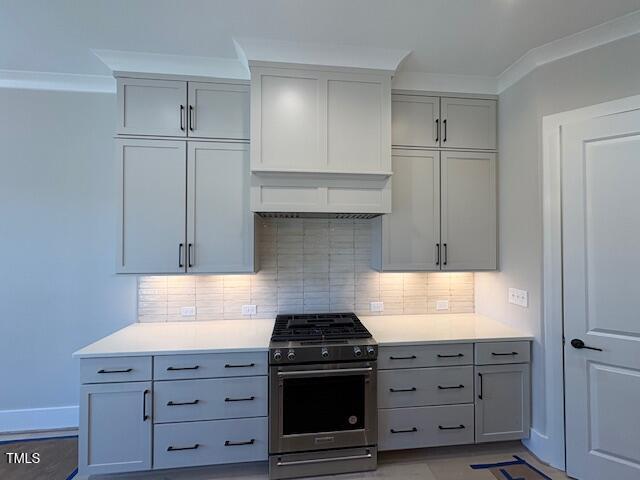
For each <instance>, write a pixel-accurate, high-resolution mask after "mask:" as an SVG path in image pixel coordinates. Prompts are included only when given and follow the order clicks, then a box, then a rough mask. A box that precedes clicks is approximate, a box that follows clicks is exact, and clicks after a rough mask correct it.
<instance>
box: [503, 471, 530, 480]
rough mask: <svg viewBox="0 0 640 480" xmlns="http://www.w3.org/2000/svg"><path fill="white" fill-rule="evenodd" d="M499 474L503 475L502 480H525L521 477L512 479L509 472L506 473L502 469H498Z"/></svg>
mask: <svg viewBox="0 0 640 480" xmlns="http://www.w3.org/2000/svg"><path fill="white" fill-rule="evenodd" d="M500 473H501V474H502V475H504V478H506V479H507V480H525V479H524V478H523V477H518V478H514V477H512V476H511V475H509V472H507V471H506V470H505V469H504V468H501V469H500Z"/></svg>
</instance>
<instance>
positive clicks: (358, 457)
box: [277, 452, 372, 467]
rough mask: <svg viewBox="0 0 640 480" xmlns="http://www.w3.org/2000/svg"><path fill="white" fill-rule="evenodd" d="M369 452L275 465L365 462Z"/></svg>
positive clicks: (369, 456) (369, 455)
mask: <svg viewBox="0 0 640 480" xmlns="http://www.w3.org/2000/svg"><path fill="white" fill-rule="evenodd" d="M371 457H372V455H371V452H369V453H365V454H364V455H347V456H344V457H331V458H314V459H312V460H292V461H290V462H282V461H280V462H278V463H277V465H278V466H279V467H288V466H291V465H308V464H312V463H326V462H338V461H340V460H366V459H368V458H371Z"/></svg>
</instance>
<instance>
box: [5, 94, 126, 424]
mask: <svg viewBox="0 0 640 480" xmlns="http://www.w3.org/2000/svg"><path fill="white" fill-rule="evenodd" d="M0 106H1V109H0V148H1V150H0V151H1V156H0V259H1V266H0V322H1V327H2V328H1V333H0V365H1V367H0V385H1V393H0V431H2V427H3V421H5V425H6V420H7V418H8V417H7V413H6V412H4V413H3V411H6V410H12V409H31V408H42V407H60V406H69V405H77V404H78V361H77V360H73V359H72V358H71V354H72V352H73V351H75V350H76V349H78V348H80V347H82V346H84V345H86V344H87V343H90V342H92V341H94V340H97V339H98V338H99V337H101V336H104V335H106V334H108V333H111V332H113V331H115V330H117V329H118V328H120V327H122V326H124V325H126V324H129V323H132V322H134V321H135V320H136V279H135V277H125V276H116V275H115V274H114V265H115V251H114V249H115V245H116V242H115V235H116V233H115V225H116V201H115V188H116V182H115V178H116V177H115V174H116V171H115V162H114V160H113V151H114V150H113V148H114V144H113V140H112V135H113V129H114V119H115V118H116V114H115V111H116V110H115V108H116V103H115V96H114V95H108V94H94V93H74V92H48V91H29V90H13V89H0ZM52 413H55V412H52ZM3 415H4V416H3Z"/></svg>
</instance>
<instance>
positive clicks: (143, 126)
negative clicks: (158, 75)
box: [116, 78, 187, 137]
mask: <svg viewBox="0 0 640 480" xmlns="http://www.w3.org/2000/svg"><path fill="white" fill-rule="evenodd" d="M117 84H118V125H117V129H116V130H117V133H118V134H121V135H161V136H173V137H185V136H186V135H187V82H179V81H173V80H143V79H138V78H119V79H118V82H117Z"/></svg>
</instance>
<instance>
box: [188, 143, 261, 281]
mask: <svg viewBox="0 0 640 480" xmlns="http://www.w3.org/2000/svg"><path fill="white" fill-rule="evenodd" d="M188 149H189V150H188V155H187V157H188V166H187V172H188V183H187V191H188V202H187V203H188V222H187V223H188V232H187V233H188V235H187V271H189V272H194V273H202V272H219V273H235V272H253V271H254V267H253V265H254V261H253V257H254V248H253V245H254V242H253V238H254V218H253V217H254V216H253V214H252V213H251V209H250V207H249V188H250V185H249V182H250V178H249V146H248V145H247V144H242V143H214V142H189V147H188Z"/></svg>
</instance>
